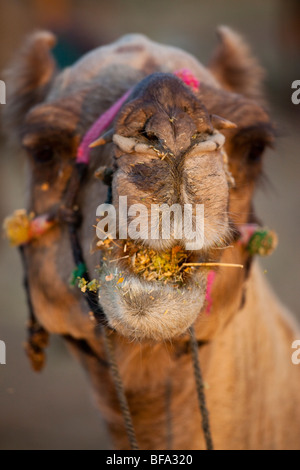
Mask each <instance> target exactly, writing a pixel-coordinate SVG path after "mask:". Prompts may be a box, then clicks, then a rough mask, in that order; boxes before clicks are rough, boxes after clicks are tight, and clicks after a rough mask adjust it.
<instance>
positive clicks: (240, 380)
mask: <svg viewBox="0 0 300 470" xmlns="http://www.w3.org/2000/svg"><path fill="white" fill-rule="evenodd" d="M47 34H48V33H42V34H39V35H38V36H33V37H32V38H31V39H30V40H29V42H28V45H27V46H26V50H25V52H23V53H22V54H21V57H19V58H18V59H16V62H15V65H14V66H13V68H12V77H13V80H12V82H11V83H10V86H11V94H10V96H12V95H14V96H15V98H14V99H11V100H8V104H7V113H8V114H7V115H8V119H9V121H10V123H11V124H13V131H17V132H18V134H19V135H21V139H22V143H23V146H25V148H26V150H27V152H28V154H29V161H30V168H31V178H32V180H31V186H30V188H31V193H30V200H29V204H28V205H29V209H31V210H34V211H35V212H36V213H38V214H39V213H42V212H45V211H48V210H50V209H51V208H52V207H53V206H54V205H56V204H58V203H59V202H60V200H61V198H62V195H63V193H64V190H65V188H66V187H67V182H68V179H69V177H70V172H71V168H72V164H73V162H74V155H75V151H76V148H77V145H78V142H79V140H80V139H81V137H82V136H83V134H84V133H85V131H86V130H87V129H88V128H89V126H90V125H91V123H93V122H94V121H95V119H96V118H97V117H98V115H99V114H100V113H101V112H103V111H104V110H105V109H107V108H108V107H109V105H110V104H112V103H113V102H114V101H115V100H116V99H117V98H119V97H120V96H121V95H122V94H123V93H124V92H125V91H126V90H127V89H128V88H129V87H131V86H133V85H136V84H138V83H139V82H140V81H141V80H142V79H143V78H144V77H146V76H147V75H149V74H150V73H154V72H163V73H170V72H173V71H174V70H177V69H179V68H184V67H187V68H189V69H191V71H192V72H193V73H194V74H195V75H196V76H197V78H198V79H200V81H201V87H200V91H199V93H197V94H196V95H195V96H194V95H192V93H191V92H190V91H189V90H188V89H187V88H186V87H185V86H184V85H182V84H181V83H180V82H179V81H178V80H177V79H175V78H173V77H170V76H169V75H165V76H161V75H160V76H159V77H158V76H156V78H155V77H154V78H153V80H154V81H153V83H152V85H153V87H152V85H151V83H150V84H149V81H148V82H144V85H145V87H144V88H143V82H142V85H139V86H138V87H137V88H136V89H135V92H134V93H136V95H133V96H132V100H131V101H129V103H128V104H127V105H125V106H124V108H123V111H122V112H121V114H120V116H119V119H118V121H117V122H116V123H115V131H116V132H117V133H118V134H120V135H123V136H127V137H130V138H131V137H134V138H138V139H140V140H141V139H142V140H143V139H144V140H143V142H145V141H146V143H147V142H148V144H149V142H152V143H153V141H154V142H155V144H157V145H161V146H162V145H163V144H165V145H166V146H167V147H168V149H169V150H171V151H172V152H173V153H174V159H175V160H174V161H172V162H171V163H169V164H167V163H166V162H165V161H160V160H158V159H157V158H155V157H154V156H150V157H149V155H147V154H146V155H145V154H143V155H139V156H138V162H137V161H134V159H135V158H136V157H137V155H134V154H130V153H129V154H128V155H127V154H125V155H123V154H122V152H120V149H118V147H117V146H116V145H108V146H106V147H105V148H100V149H95V150H93V154H92V163H91V168H90V171H89V175H88V178H87V180H86V183H85V184H84V185H83V187H82V189H81V191H80V197H79V200H78V204H79V206H80V208H81V211H82V215H83V223H82V227H81V229H80V234H79V235H80V239H81V242H82V245H83V248H84V252H85V257H86V259H87V261H88V265H89V270H90V272H91V274H92V273H93V270H94V266H95V265H96V264H97V263H98V262H99V258H98V255H97V254H93V255H91V254H90V243H91V240H92V238H93V237H94V229H93V228H92V227H93V225H94V223H95V211H96V207H97V206H98V204H100V203H101V202H103V201H104V199H105V194H106V188H105V187H104V186H103V185H101V183H99V182H98V181H96V180H95V179H94V178H92V175H93V171H94V170H95V168H97V166H99V165H100V164H103V163H105V164H111V162H112V158H113V157H114V156H115V157H116V158H115V164H116V167H117V173H116V176H115V178H114V201H115V203H116V202H117V198H118V195H119V194H120V192H121V191H124V193H126V194H128V196H129V198H131V199H132V200H133V201H137V200H139V199H140V197H141V194H142V193H144V194H145V197H146V198H147V200H148V202H149V200H151V198H154V197H158V200H159V202H164V201H165V200H169V198H170V194H172V191H173V190H174V188H175V189H176V188H177V193H176V191H175V192H174V194H175V196H176V198H177V199H178V197H179V196H182V194H183V190H182V191H180V190H178V187H179V186H178V181H179V179H180V178H182V174H183V173H182V172H184V171H185V179H184V178H183V180H184V181H185V183H186V188H187V189H186V191H187V193H188V191H190V192H189V197H191V198H193V197H194V198H195V197H196V199H197V198H200V199H203V198H205V197H206V198H207V201H206V202H207V203H208V209H207V210H208V214H210V216H209V218H210V222H209V223H211V224H212V225H213V224H214V222H215V220H216V219H217V217H219V215H220V214H222V215H223V216H224V219H223V221H222V224H221V225H222V230H223V232H222V231H221V228H220V227H221V225H220V227H219V229H220V231H219V237H220V234H222V235H225V234H226V233H228V234H230V232H231V235H233V234H232V227H233V228H234V227H236V226H237V225H238V224H242V223H246V222H248V221H249V220H251V219H252V217H253V216H252V196H253V191H254V189H255V183H256V181H257V178H258V177H259V175H260V173H261V170H262V159H261V156H262V153H263V150H264V148H265V146H267V145H270V144H271V142H272V126H271V124H270V118H269V116H268V114H267V112H266V111H265V110H264V109H263V108H262V107H261V105H260V104H259V103H258V102H257V100H256V98H257V97H260V95H261V87H260V83H261V73H260V69H259V68H258V67H257V65H256V63H255V62H254V59H252V58H251V56H250V55H249V52H248V50H247V48H246V46H245V45H244V44H243V43H241V40H240V38H238V37H237V36H236V34H235V33H233V32H231V31H230V30H224V29H223V30H222V33H221V34H222V37H223V45H222V46H221V49H220V50H219V52H218V53H217V55H216V56H215V58H214V60H213V62H212V65H211V71H209V70H207V69H205V68H204V67H203V66H202V65H201V64H199V63H198V62H197V61H196V60H195V59H194V58H193V57H191V56H189V55H188V54H186V53H184V52H182V51H180V50H178V49H174V48H170V47H166V46H161V45H157V44H155V43H152V42H151V41H149V40H148V39H147V38H145V37H143V36H139V35H130V36H126V37H125V38H122V39H121V40H119V41H118V42H116V43H114V44H112V45H109V46H105V47H104V48H100V49H99V50H96V51H93V52H91V53H90V54H88V55H87V56H85V57H84V58H83V59H82V60H81V61H79V62H78V63H77V64H75V65H74V66H73V67H72V68H70V69H67V70H65V71H63V72H62V73H61V74H58V75H57V76H55V77H54V67H53V61H52V59H51V55H50V54H49V52H47V51H48V47H49V40H48V39H47V40H44V38H49V37H51V36H49V35H47ZM41 38H42V39H41ZM51 41H52V40H51ZM51 41H50V42H51ZM34 61H36V62H34ZM150 82H151V80H150ZM157 84H159V87H158V88H157V86H155V85H157ZM8 85H9V83H8ZM47 88H48V90H49V91H48V92H47V91H46V89H47ZM37 91H38V93H37ZM158 101H159V102H160V104H159V107H157V102H158ZM38 103H39V104H38ZM36 104H38V106H36V107H33V108H32V106H34V105H36ZM170 104H171V109H169V108H170ZM31 108H32V109H31ZM211 114H218V115H221V116H222V117H223V118H227V119H229V120H231V121H233V122H235V123H236V124H237V128H236V129H228V130H224V131H222V132H223V134H224V135H225V137H226V143H225V148H226V151H227V153H228V156H229V164H230V170H231V172H232V174H233V176H234V178H235V180H236V187H235V188H233V189H229V187H228V185H227V182H226V178H225V173H224V169H223V167H222V166H221V165H220V162H221V157H220V154H219V151H218V150H216V151H215V152H214V153H213V152H212V154H211V155H210V157H211V158H204V159H202V160H201V158H200V157H199V156H197V155H196V156H194V157H193V158H190V159H189V158H188V155H189V151H190V150H191V148H192V147H191V137H192V135H193V133H194V132H195V131H196V134H197V133H198V137H199V138H200V137H201V138H203V136H204V135H205V136H206V137H205V138H210V137H209V136H211V134H212V131H213V129H212V125H211V121H210V117H209V116H210V115H211ZM173 117H175V118H177V119H178V122H176V119H175V121H174V120H173V123H171V122H170V121H168V119H169V118H171V119H172V118H173ZM199 117H200V118H201V119H203V121H199V120H198V121H197V118H199ZM149 118H150V119H149ZM179 119H180V120H179ZM174 122H175V124H174ZM181 126H182V127H181ZM181 133H183V135H182V136H181V137H180V134H181ZM200 140H201V139H200ZM49 148H50V150H49ZM130 163H135V167H134V168H133V169H131V170H129V166H128V165H129V164H130ZM136 163H138V164H136ZM180 165H181V166H180ZM185 165H186V166H185ZM189 165H190V166H189ZM175 168H177V170H178V168H179V170H178V171H177V173H176V172H175ZM174 172H175V176H174ZM171 173H172V174H173V176H172V177H171ZM210 175H211V176H210ZM203 176H206V177H207V178H206V182H205V179H204V180H203ZM216 177H217V178H219V179H220V182H218V183H217V182H216V183H215V184H212V183H211V184H210V182H213V181H215V180H214V179H213V178H216ZM209 178H212V179H209ZM45 181H49V182H50V183H51V185H50V189H49V191H46V192H45V191H42V190H41V185H42V183H44V182H45ZM163 183H164V184H163ZM122 185H123V186H122ZM193 185H194V188H193V191H191V189H192V187H193ZM153 200H154V199H153ZM209 200H210V201H209ZM232 243H233V244H234V247H233V248H232V249H229V248H227V249H224V250H217V249H215V247H214V245H213V243H208V244H207V247H206V249H205V252H203V253H202V252H201V253H200V256H202V257H207V258H208V259H215V260H218V259H221V261H223V262H231V263H232V262H234V263H243V264H247V263H248V264H249V265H250V263H249V256H248V255H247V253H245V251H244V250H243V249H242V248H241V247H240V246H239V245H238V244H237V243H236V242H234V237H233V241H232ZM26 256H27V258H28V264H29V280H30V291H31V295H32V300H33V304H34V308H35V310H36V313H37V315H38V319H39V321H40V322H41V323H42V325H43V326H44V327H45V328H46V329H47V330H48V331H49V332H53V333H58V334H61V335H64V336H67V337H68V338H69V342H70V344H71V348H72V349H73V350H74V351H75V352H76V354H77V356H78V357H79V359H80V360H81V362H82V364H83V366H84V367H85V369H86V370H87V372H88V374H89V376H90V379H91V382H92V385H93V389H94V391H95V394H96V398H97V401H98V404H99V408H100V410H101V412H102V414H103V416H104V418H105V420H106V422H107V424H108V427H109V429H110V431H111V435H112V439H113V442H114V446H115V447H116V448H118V449H126V448H128V441H127V437H126V434H125V431H124V425H123V422H122V417H121V413H120V409H119V406H118V403H117V398H116V393H115V391H114V388H113V386H112V381H111V378H110V374H109V369H108V368H107V364H106V363H105V352H104V347H103V343H102V339H101V334H100V331H99V328H96V329H95V325H94V324H93V322H91V321H90V318H89V315H88V311H87V307H86V304H85V302H84V300H83V298H82V296H81V294H80V292H79V291H78V290H74V289H71V288H70V287H69V284H68V281H69V277H70V273H71V271H72V269H73V267H74V266H73V260H72V256H71V250H70V245H69V240H68V231H67V228H66V227H64V226H60V227H57V228H55V229H53V230H52V231H51V232H49V233H48V234H47V235H45V236H44V237H42V238H41V239H39V240H36V241H35V242H33V243H32V244H31V245H30V246H28V247H27V248H26ZM195 256H199V253H196V254H195ZM92 275H93V274H92ZM197 276H201V274H195V278H196V277H197ZM204 277H205V276H204ZM128 279H129V281H130V282H132V283H137V280H136V279H135V278H134V276H132V274H130V272H129V273H128ZM200 284H201V282H200ZM147 288H148V287H147V286H145V285H144V284H141V285H140V284H138V285H137V287H136V290H137V291H138V294H139V296H140V298H141V302H143V303H142V307H143V309H144V311H145V312H146V313H147V314H148V319H149V322H148V323H147V325H146V326H147V328H149V331H148V333H147V334H146V335H145V336H146V338H147V339H144V340H142V338H141V335H135V332H132V331H131V330H130V331H128V330H127V329H126V325H127V323H126V321H127V318H126V315H128V316H130V315H131V313H132V310H131V309H130V308H128V309H126V308H125V307H124V311H123V313H122V312H121V314H120V311H119V310H118V308H119V303H118V297H117V295H116V294H115V293H113V292H110V291H109V290H108V291H103V292H101V293H100V295H101V297H100V302H101V303H102V305H103V306H104V310H105V313H106V314H107V317H108V320H109V321H110V322H111V324H112V325H113V326H114V327H115V328H116V331H115V332H113V333H112V335H113V339H114V343H115V348H116V357H117V361H118V363H119V367H120V372H121V376H122V379H123V381H124V386H125V390H126V393H127V396H128V400H129V404H130V408H131V410H132V414H133V421H134V425H135V428H136V432H137V436H138V442H139V445H140V447H141V448H142V449H165V448H166V445H167V444H166V442H167V435H166V428H167V426H166V408H165V404H166V390H167V388H168V387H169V385H170V384H171V387H172V400H171V412H172V436H173V442H172V448H173V449H202V448H203V447H204V442H203V435H202V431H201V425H200V415H199V411H198V408H197V399H196V392H195V384H194V379H193V371H192V366H191V357H190V354H189V351H188V348H187V347H186V344H187V339H188V337H187V335H186V328H187V324H186V323H184V322H183V323H182V324H180V321H179V320H182V321H183V317H184V300H186V301H188V300H191V299H193V296H195V298H196V297H197V295H198V297H197V299H198V300H197V302H200V304H197V303H196V300H195V301H193V300H192V305H191V306H190V307H189V308H188V310H189V311H190V312H191V313H192V316H193V318H194V319H196V324H195V326H196V332H197V338H198V340H199V341H205V345H204V346H203V347H202V348H201V349H200V350H199V357H200V361H201V364H202V367H203V374H204V380H205V383H206V384H207V390H206V393H207V402H208V408H209V410H210V417H211V424H212V435H213V439H214V442H215V447H216V448H217V449H295V448H299V442H300V439H299V438H300V400H299V393H298V390H297V387H298V384H299V368H298V369H297V367H296V366H293V365H292V363H291V357H290V356H291V343H292V341H293V340H294V339H297V336H296V335H297V332H298V334H299V330H297V328H296V327H295V326H294V325H293V324H292V321H291V319H290V317H289V314H287V313H286V311H285V309H284V308H283V307H282V306H281V305H280V303H279V302H278V300H277V299H276V298H275V296H274V294H273V293H272V292H271V291H270V289H269V287H268V286H267V285H266V281H265V279H264V278H263V277H262V275H261V274H260V272H259V269H258V268H257V266H256V263H254V264H253V266H252V268H250V269H249V272H243V271H240V270H231V271H228V270H226V269H225V268H220V269H219V270H218V272H217V277H216V281H215V283H214V286H213V292H212V298H213V307H212V311H211V313H210V315H209V316H208V315H206V314H205V306H204V305H203V298H202V297H201V296H203V293H204V292H205V280H203V282H202V284H201V286H200V288H199V286H198V287H197V288H194V289H195V290H194V291H193V293H192V294H191V293H190V292H184V295H183V296H182V299H181V300H178V299H177V300H176V298H175V297H174V298H175V300H176V302H173V304H172V312H171V313H172V314H173V315H174V321H173V320H172V324H173V325H174V331H173V336H174V335H175V338H173V340H172V342H169V341H167V340H166V334H163V335H162V336H163V338H164V341H162V340H160V341H153V339H152V340H150V339H149V337H152V338H155V337H156V338H157V335H158V333H157V332H158V326H157V325H158V324H159V322H160V326H161V328H163V327H164V318H163V317H160V318H157V321H152V322H151V306H150V304H149V301H148V300H147V296H146V295H145V294H146V291H147ZM197 289H198V290H197ZM166 293H167V290H166V289H164V288H161V287H160V288H159V292H158V293H157V300H156V302H157V303H156V309H157V311H159V309H161V310H162V309H163V308H164V309H166V308H167V307H168V305H167V302H168V301H167V299H166V298H165V297H164V295H165V294H166ZM242 301H243V302H242ZM193 302H194V303H193ZM193 305H194V307H193ZM195 305H197V307H196V306H195ZM241 306H242V307H241ZM149 312H150V313H149ZM156 313H157V312H156ZM154 314H155V312H152V315H154ZM149 317H150V318H149ZM191 318H192V317H189V322H191V321H192V320H191ZM136 321H137V322H139V321H140V322H142V321H144V320H143V318H142V319H139V318H137V319H136ZM166 321H167V320H166ZM145 328H146V327H145ZM176 328H177V330H176ZM137 330H139V331H141V328H140V326H139V325H138V324H137ZM175 330H176V331H175ZM132 336H137V337H139V340H140V341H139V342H138V341H135V342H133V341H132ZM185 350H187V352H186V353H185V352H184V351H185Z"/></svg>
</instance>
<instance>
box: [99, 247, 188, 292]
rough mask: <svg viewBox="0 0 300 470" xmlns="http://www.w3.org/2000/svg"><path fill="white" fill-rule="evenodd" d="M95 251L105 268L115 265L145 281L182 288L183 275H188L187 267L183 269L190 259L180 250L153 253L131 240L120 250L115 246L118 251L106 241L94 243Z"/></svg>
mask: <svg viewBox="0 0 300 470" xmlns="http://www.w3.org/2000/svg"><path fill="white" fill-rule="evenodd" d="M98 247H99V248H100V249H101V250H102V251H103V252H104V253H103V258H102V260H103V262H104V263H105V264H106V266H109V265H110V267H112V266H113V264H114V263H119V264H120V265H121V266H122V268H124V270H126V271H127V270H128V271H130V272H131V273H133V274H135V275H137V276H140V277H141V278H143V279H144V280H146V281H159V282H162V283H164V284H167V283H172V284H178V285H182V284H184V282H185V277H186V275H187V274H189V273H190V272H191V271H192V268H191V267H188V266H185V265H184V264H185V263H186V262H187V261H188V260H189V257H190V255H189V254H188V253H187V252H186V251H184V249H183V248H182V247H181V246H174V247H173V248H172V249H171V250H169V251H164V252H157V251H155V250H153V249H151V248H148V247H145V246H143V245H137V244H136V243H134V241H132V240H126V242H125V243H124V244H123V246H122V247H121V249H120V246H119V244H118V248H119V249H115V247H116V244H115V242H114V241H113V240H111V239H109V238H108V239H106V240H104V241H101V243H99V242H98ZM114 255H116V257H114ZM111 265H112V266H111Z"/></svg>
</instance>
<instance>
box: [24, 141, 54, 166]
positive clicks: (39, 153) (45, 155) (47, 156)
mask: <svg viewBox="0 0 300 470" xmlns="http://www.w3.org/2000/svg"><path fill="white" fill-rule="evenodd" d="M30 153H31V154H32V156H33V158H34V160H35V161H36V162H37V163H48V162H50V161H51V160H53V157H54V150H53V148H52V147H50V146H48V145H45V146H44V147H40V148H38V149H35V150H32V151H31V152H30Z"/></svg>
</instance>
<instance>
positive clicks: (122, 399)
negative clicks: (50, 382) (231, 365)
mask: <svg viewBox="0 0 300 470" xmlns="http://www.w3.org/2000/svg"><path fill="white" fill-rule="evenodd" d="M130 92H131V90H129V91H128V92H126V93H125V95H123V96H122V97H121V98H120V99H119V100H118V101H117V102H116V103H115V104H114V105H113V106H112V107H111V108H110V109H109V110H108V111H106V113H104V114H102V115H101V116H100V118H99V119H98V120H97V121H96V122H95V123H94V124H93V126H92V127H91V128H90V129H89V130H88V132H87V133H86V134H85V136H84V138H83V140H82V142H81V144H80V146H79V148H78V153H77V159H76V162H75V163H74V167H73V171H72V174H71V177H70V179H69V183H68V186H67V190H66V192H65V196H64V199H63V201H62V203H61V204H60V205H59V206H58V207H56V208H55V210H54V211H52V213H51V214H50V213H49V214H48V216H47V217H46V219H45V216H44V215H43V216H39V217H40V219H41V220H43V223H44V224H45V227H46V228H45V230H44V231H47V230H48V229H49V228H51V227H52V226H53V225H54V224H65V225H67V227H68V233H69V239H70V246H71V250H72V255H73V260H74V264H75V271H74V276H75V278H76V277H77V276H78V277H81V278H84V279H85V280H86V281H87V282H90V277H89V273H88V270H87V266H86V263H85V259H84V255H83V250H82V246H81V243H80V239H79V237H78V229H79V227H80V224H81V217H80V212H79V209H78V206H77V205H76V202H77V198H78V195H79V191H80V187H81V184H82V182H83V181H84V180H85V178H86V175H87V170H88V165H89V147H90V144H91V142H92V141H93V140H95V139H96V137H98V136H99V133H101V132H103V131H104V130H105V128H106V127H108V125H109V124H110V123H111V122H112V121H113V119H114V118H115V116H116V113H117V112H118V110H119V109H120V108H121V106H122V104H123V103H124V102H125V101H126V100H127V98H128V97H129V95H130ZM111 181H112V175H110V177H109V178H107V180H106V181H105V182H106V184H107V185H108V193H107V200H106V202H107V203H109V204H111V203H112V191H111ZM39 217H37V218H36V219H35V220H36V221H38V219H39ZM42 218H43V219H42ZM37 225H38V224H37ZM42 234H43V230H42V229H41V233H39V234H38V235H39V236H40V235H42ZM251 236H252V235H251ZM33 238H34V234H33ZM30 241H31V240H30V239H29V240H28V242H27V243H30ZM248 241H249V237H248ZM27 243H22V244H20V246H19V250H20V253H21V258H22V261H23V268H24V287H25V291H26V293H27V303H28V308H29V315H30V321H29V326H28V331H29V338H28V343H27V347H26V350H27V354H28V356H29V358H30V359H31V362H32V365H33V368H34V369H35V370H40V369H41V368H42V367H43V364H44V348H45V347H46V346H47V343H48V336H49V335H48V333H47V332H46V330H45V329H44V328H43V327H42V326H41V325H40V324H39V323H38V321H37V318H36V315H35V313H34V308H33V304H32V301H31V296H30V288H29V282H28V266H27V259H26V252H25V251H26V250H25V246H26V244H27ZM82 295H83V296H84V298H85V300H86V303H87V306H88V309H89V311H91V312H92V315H93V317H94V318H95V320H96V322H97V326H98V327H99V325H100V326H101V330H102V333H103V340H104V345H105V350H106V354H107V360H108V365H109V368H110V372H111V375H112V379H113V382H114V386H115V390H116V393H117V396H118V400H119V405H120V408H121V411H122V415H123V420H124V424H125V428H126V432H127V436H128V440H129V442H130V446H131V449H132V450H138V449H139V447H138V444H137V439H136V435H135V431H134V426H133V422H132V417H131V413H130V409H129V405H128V401H127V398H126V394H125V390H124V385H123V382H122V379H121V376H120V373H119V369H118V365H117V361H116V357H115V353H114V343H113V341H112V335H111V331H109V330H111V328H110V327H109V325H108V322H107V319H106V316H105V313H104V311H103V309H102V307H101V305H100V303H99V301H98V293H97V292H94V291H91V290H88V289H87V290H86V291H85V292H84V293H83V294H82ZM189 334H190V340H189V349H190V351H191V357H192V363H193V369H194V376H195V382H196V390H197V397H198V403H199V409H200V412H201V416H202V429H203V435H204V439H205V444H206V449H207V450H213V441H212V436H211V431H210V422H209V413H208V409H207V406H206V398H205V392H204V382H203V377H202V373H201V368H200V363H199V355H198V352H199V342H198V341H197V339H196V335H195V330H194V327H193V326H192V327H190V329H189Z"/></svg>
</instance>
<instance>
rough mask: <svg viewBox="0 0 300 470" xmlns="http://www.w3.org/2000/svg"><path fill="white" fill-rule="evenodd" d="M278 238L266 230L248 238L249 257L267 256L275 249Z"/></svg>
mask: <svg viewBox="0 0 300 470" xmlns="http://www.w3.org/2000/svg"><path fill="white" fill-rule="evenodd" d="M277 244H278V237H277V235H276V233H275V232H273V231H272V230H268V229H259V230H256V232H254V233H253V235H252V237H251V238H250V240H249V242H248V245H247V250H248V251H249V253H250V254H251V255H260V256H268V255H270V254H271V253H273V251H274V250H275V249H276V247H277Z"/></svg>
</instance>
